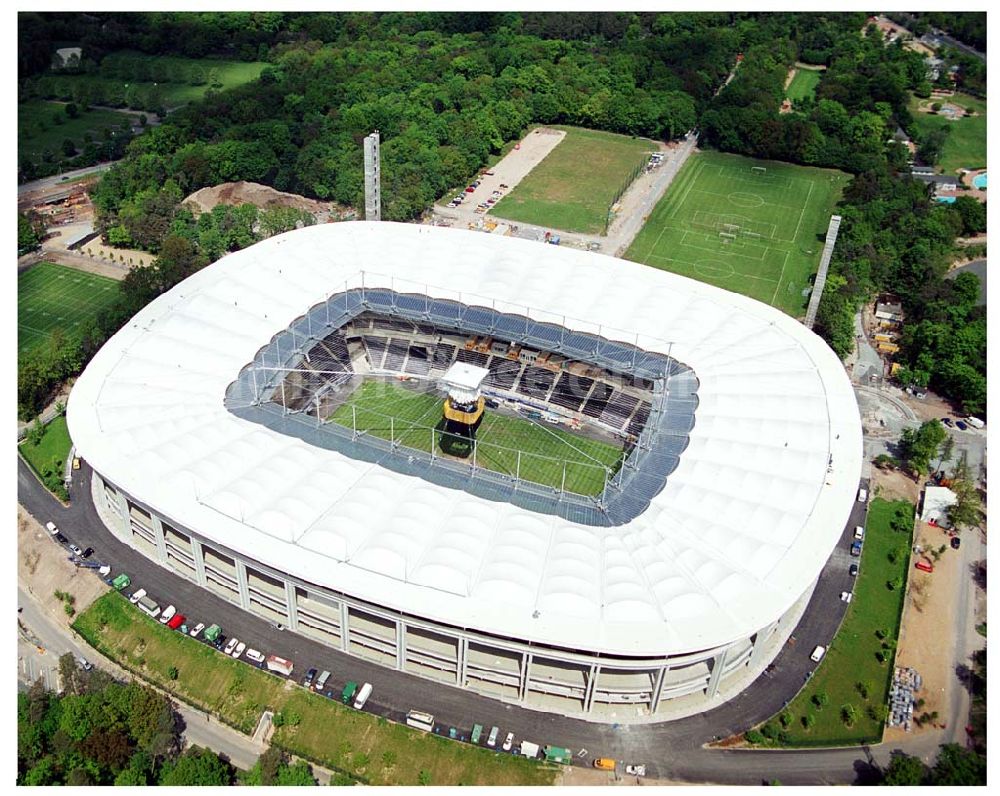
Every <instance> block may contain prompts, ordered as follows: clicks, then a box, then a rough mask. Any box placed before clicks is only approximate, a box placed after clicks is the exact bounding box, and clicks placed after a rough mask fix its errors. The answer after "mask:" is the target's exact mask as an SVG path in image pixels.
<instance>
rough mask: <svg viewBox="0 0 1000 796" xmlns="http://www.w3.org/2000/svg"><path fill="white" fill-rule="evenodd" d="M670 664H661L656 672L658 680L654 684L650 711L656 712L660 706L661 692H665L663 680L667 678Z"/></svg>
mask: <svg viewBox="0 0 1000 796" xmlns="http://www.w3.org/2000/svg"><path fill="white" fill-rule="evenodd" d="M669 671H670V667H669V666H661V667H660V670H659V671H658V672H657V673H656V682H655V683H654V684H653V698H652V699H650V700H649V712H650V713H656V711H657V709H659V707H660V694H662V693H663V681H664V680H665V679H666V676H667V672H669Z"/></svg>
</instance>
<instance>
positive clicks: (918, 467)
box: [899, 420, 948, 476]
mask: <svg viewBox="0 0 1000 796" xmlns="http://www.w3.org/2000/svg"><path fill="white" fill-rule="evenodd" d="M947 436H948V432H946V431H945V429H944V426H943V425H941V421H940V420H928V421H926V422H924V423H922V424H921V426H920V428H918V429H915V430H914V429H911V428H907V429H903V434H902V436H901V437H900V439H899V453H900V458H901V459H902V460H903V461H904V462H906V464H907V466H908V467H909V468H910V470H911V471H912V472H914V473H916V474H917V475H918V476H920V475H926V474H927V473H929V472H930V469H931V465H930V462H931V459H932V458H934V457H935V456H936V455H937V452H938V448H939V446H940V445H941V443H943V442H944V440H945V438H946V437H947Z"/></svg>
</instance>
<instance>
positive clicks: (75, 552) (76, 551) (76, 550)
mask: <svg viewBox="0 0 1000 796" xmlns="http://www.w3.org/2000/svg"><path fill="white" fill-rule="evenodd" d="M69 549H70V550H72V551H73V555H75V556H79V557H80V558H83V550H81V549H80V548H79V547H77V546H76V545H75V544H71V545H70V546H69Z"/></svg>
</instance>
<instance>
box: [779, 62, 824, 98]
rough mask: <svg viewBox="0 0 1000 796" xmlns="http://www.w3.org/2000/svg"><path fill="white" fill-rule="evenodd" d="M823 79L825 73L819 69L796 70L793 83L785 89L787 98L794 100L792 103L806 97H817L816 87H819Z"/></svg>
mask: <svg viewBox="0 0 1000 796" xmlns="http://www.w3.org/2000/svg"><path fill="white" fill-rule="evenodd" d="M822 77H823V73H822V72H821V71H820V70H818V69H802V68H798V69H796V70H795V76H794V77H793V78H792V82H791V83H789V84H788V88H787V89H785V96H786V97H788V99H790V100H792V102H795V100H801V99H805V98H806V97H815V96H816V86H818V85H819V81H820V79H821V78H822Z"/></svg>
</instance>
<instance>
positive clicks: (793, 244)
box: [625, 152, 848, 317]
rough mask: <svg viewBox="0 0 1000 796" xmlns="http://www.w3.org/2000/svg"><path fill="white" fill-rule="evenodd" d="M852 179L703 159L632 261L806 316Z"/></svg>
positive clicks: (651, 223) (697, 159)
mask: <svg viewBox="0 0 1000 796" xmlns="http://www.w3.org/2000/svg"><path fill="white" fill-rule="evenodd" d="M847 179H848V175H846V174H844V173H843V172H839V171H833V170H831V169H818V168H811V167H806V166H793V165H790V164H788V163H776V162H774V161H765V160H753V159H751V158H745V157H741V156H739V155H728V154H724V153H721V152H699V153H696V154H694V155H692V156H691V157H690V158H689V159H688V161H687V163H685V164H684V167H683V168H682V169H681V171H680V173H679V174H678V175H677V176H676V177H675V178H674V181H673V182H672V183H671V185H670V188H669V189H668V190H667V193H666V194H665V195H664V197H663V198H662V199H661V200H660V201H659V203H658V204H657V205H656V207H655V208H654V209H653V212H652V213H651V214H650V216H649V219H648V220H647V222H646V224H645V225H644V226H643V228H642V230H640V232H639V234H638V235H637V236H636V239H635V240H634V241H633V242H632V245H631V246H630V247H629V249H628V251H627V252H626V253H625V257H626V258H627V259H630V260H634V261H635V262H640V263H645V264H646V265H651V266H654V267H656V268H663V269H664V270H667V271H673V272H674V273H678V274H682V275H683V276H687V277H691V278H692V279H698V280H700V281H702V282H707V283H709V284H711V285H717V286H718V287H722V288H725V289H726V290H732V291H735V292H737V293H742V294H743V295H746V296H750V297H751V298H755V299H757V300H758V301H763V302H764V303H765V304H770V305H772V306H774V307H777V308H778V309H781V310H783V311H785V312H787V313H788V314H789V315H792V316H793V317H799V316H801V315H802V314H804V312H805V307H806V304H807V303H808V300H809V299H808V292H809V289H810V279H811V277H812V275H813V274H815V272H816V269H817V267H818V266H819V258H820V254H821V252H822V250H823V239H824V238H825V237H826V229H827V226H828V224H829V222H830V215H831V214H832V213H833V210H834V205H835V204H836V203H837V201H838V200H839V199H840V196H841V193H842V191H843V188H844V186H845V185H846V183H847Z"/></svg>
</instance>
